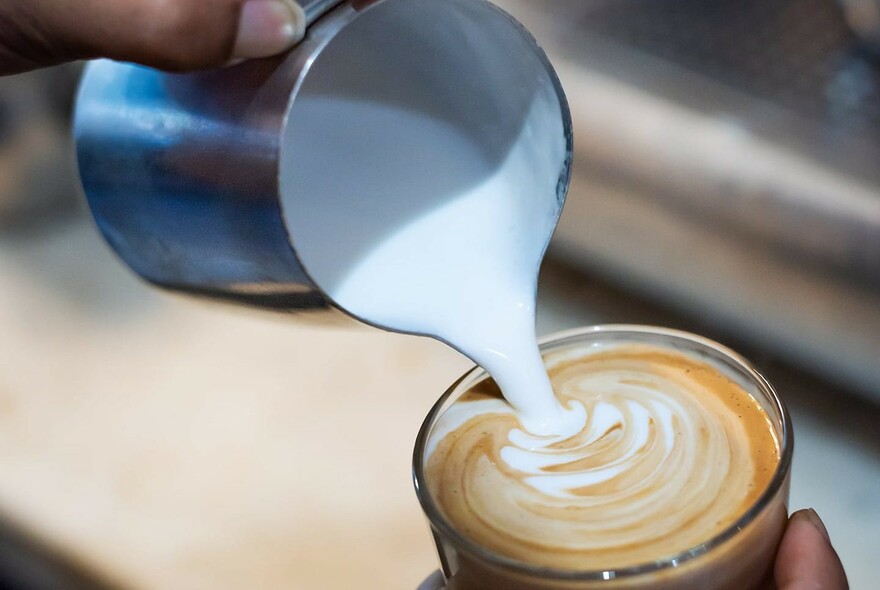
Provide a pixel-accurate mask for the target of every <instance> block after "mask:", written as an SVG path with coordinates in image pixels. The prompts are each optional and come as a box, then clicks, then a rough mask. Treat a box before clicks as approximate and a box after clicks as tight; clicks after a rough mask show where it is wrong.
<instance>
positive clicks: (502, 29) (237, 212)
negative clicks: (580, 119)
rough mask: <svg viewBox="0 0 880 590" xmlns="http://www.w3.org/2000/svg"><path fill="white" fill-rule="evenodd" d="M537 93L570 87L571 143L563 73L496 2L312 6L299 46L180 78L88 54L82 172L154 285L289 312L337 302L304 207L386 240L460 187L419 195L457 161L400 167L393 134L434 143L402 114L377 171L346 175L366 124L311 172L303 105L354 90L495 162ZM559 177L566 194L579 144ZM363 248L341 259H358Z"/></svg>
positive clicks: (90, 193)
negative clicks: (433, 124) (453, 132)
mask: <svg viewBox="0 0 880 590" xmlns="http://www.w3.org/2000/svg"><path fill="white" fill-rule="evenodd" d="M334 4H335V3H334V2H330V1H326V0H324V1H321V0H317V1H314V2H306V3H304V4H303V8H304V10H305V13H306V15H307V17H308V19H309V20H314V19H316V18H317V17H318V16H319V15H320V14H321V13H322V12H323V11H325V10H328V9H330V8H331V7H332V5H334ZM426 23H429V24H430V26H426ZM539 95H540V96H546V95H549V96H552V97H554V98H555V99H557V100H558V104H559V109H558V111H556V112H555V113H552V114H551V115H549V116H553V117H555V121H556V122H558V121H559V119H560V118H561V119H562V123H563V124H562V129H563V133H564V134H565V138H564V139H565V141H566V142H567V146H568V148H569V154H570V149H571V132H570V129H571V126H570V118H569V112H568V106H567V104H566V101H565V96H564V94H563V92H562V89H561V86H560V84H559V81H558V79H557V77H556V74H555V72H554V71H553V69H552V67H551V66H550V63H549V61H548V60H547V58H546V56H545V55H544V53H543V52H542V51H541V49H540V48H539V47H538V46H537V45H536V44H535V41H534V38H533V37H532V36H531V35H530V34H529V33H528V32H527V31H526V30H525V29H524V28H523V27H522V26H521V25H520V24H519V23H517V22H516V21H515V20H514V19H513V18H511V17H510V16H509V15H508V14H506V13H504V12H503V11H501V10H499V9H498V8H497V7H496V6H494V5H492V4H491V3H489V2H486V1H485V0H444V2H442V3H438V2H435V1H433V0H379V1H376V0H374V1H371V2H364V1H350V2H345V3H342V4H340V5H339V6H336V7H335V8H334V9H333V10H331V11H330V12H327V13H326V14H324V16H322V17H321V18H318V19H317V20H315V22H314V24H312V26H311V27H309V29H308V31H307V34H306V37H305V39H304V40H303V41H302V42H301V43H300V44H299V46H298V47H296V48H295V49H294V50H293V51H292V52H291V53H289V54H288V55H285V56H281V57H278V58H274V59H268V60H256V61H251V62H246V63H243V64H240V65H237V66H234V67H230V68H226V69H221V70H215V71H209V72H204V73H197V74H185V75H179V74H166V73H161V72H158V71H155V70H151V69H146V68H142V67H138V66H133V65H130V64H120V63H114V62H109V61H100V62H96V63H94V64H92V65H90V66H89V68H88V70H87V72H86V74H85V77H84V80H83V83H82V87H81V90H80V94H79V99H78V106H77V109H76V121H75V138H76V143H77V154H78V162H79V170H80V175H81V179H82V183H83V186H84V188H85V192H86V195H87V198H88V201H89V205H90V207H91V210H92V213H93V214H94V216H95V219H96V221H97V223H98V227H99V228H100V230H101V232H102V233H103V234H104V236H105V237H106V238H107V241H108V242H109V243H110V245H111V246H112V247H113V248H114V249H115V250H116V252H117V253H118V254H119V255H120V256H121V258H122V259H123V260H124V261H125V262H126V263H127V264H128V265H129V266H131V267H132V268H133V269H134V270H135V271H136V272H137V273H138V274H139V275H140V276H142V277H144V278H145V279H147V280H148V281H150V282H151V283H154V284H156V285H158V286H161V287H165V288H168V289H172V290H175V291H180V292H185V293H190V294H195V295H203V296H207V297H211V298H214V299H220V300H226V301H232V302H236V303H242V304H246V305H251V306H257V307H263V308H268V309H274V310H280V311H309V310H328V309H332V301H331V300H330V297H329V296H328V295H327V293H326V289H324V288H322V284H321V278H320V277H316V275H315V274H314V272H310V268H311V270H312V271H313V270H314V268H315V266H312V261H310V259H309V255H308V254H305V255H304V250H309V251H314V250H315V248H314V246H315V243H312V242H310V243H309V246H311V249H309V248H304V247H303V245H304V243H303V242H302V241H301V240H304V239H310V238H308V237H306V238H304V235H305V234H306V232H303V231H297V228H299V229H300V230H301V229H302V226H300V225H299V224H310V223H311V218H310V219H304V220H303V219H300V218H299V216H302V215H305V213H304V211H309V212H315V211H318V212H320V213H321V215H316V216H315V217H316V218H319V219H315V223H318V222H322V223H323V224H324V225H322V227H320V228H318V229H319V230H320V231H319V232H318V234H319V239H320V240H323V241H321V244H322V245H323V244H324V241H329V242H331V244H330V245H332V247H333V248H336V249H337V250H341V249H344V248H350V249H354V248H358V247H359V246H358V244H359V241H358V240H357V239H354V238H355V237H356V236H353V235H352V234H351V232H353V231H358V232H362V233H364V234H365V235H366V234H369V236H371V238H370V239H373V240H375V239H379V238H381V237H382V236H383V235H388V233H389V232H392V231H394V230H396V229H399V228H400V227H402V226H403V225H404V224H405V223H406V222H407V221H408V220H409V218H410V217H412V216H415V215H417V214H420V212H423V211H426V210H429V209H430V208H432V207H436V206H437V205H439V204H440V203H443V202H446V200H449V199H454V198H456V197H457V196H458V194H459V193H458V192H456V191H455V190H453V189H454V187H452V188H449V189H446V190H444V191H439V190H438V191H434V192H432V193H431V194H421V193H422V192H425V191H421V192H420V191H419V186H425V185H426V184H430V182H431V180H432V179H433V178H440V177H442V178H444V179H455V178H457V174H456V170H450V169H440V168H442V167H438V166H436V164H435V163H434V162H432V161H419V162H416V164H415V165H413V164H412V162H411V160H412V158H406V161H409V162H410V168H409V169H407V170H401V169H400V167H401V166H402V164H401V162H402V161H403V160H402V156H404V155H406V154H403V155H401V154H397V155H395V154H394V153H393V152H394V150H395V149H397V151H400V150H401V149H404V148H403V147H400V146H405V145H409V146H410V148H408V149H409V150H410V152H412V153H415V154H417V153H420V151H427V150H419V149H418V147H417V146H416V147H415V148H413V147H412V144H413V142H412V141H409V142H408V143H407V142H405V141H403V140H404V138H406V139H408V140H411V139H412V138H411V137H410V135H411V134H410V133H408V131H409V130H408V129H407V128H406V126H405V125H402V124H401V125H388V126H387V127H385V128H383V130H382V131H381V132H380V133H381V134H382V135H383V137H377V138H375V140H376V141H375V142H373V143H375V144H376V145H382V146H386V147H387V148H388V150H389V153H388V154H387V157H384V158H377V159H376V166H377V167H378V170H375V169H374V170H371V171H370V175H369V179H368V180H366V181H365V180H364V179H362V178H358V177H355V176H354V175H347V174H346V161H347V160H350V159H351V158H363V154H361V155H359V154H356V153H347V151H346V149H345V148H346V147H350V146H351V145H355V144H357V142H353V141H348V139H351V138H352V137H354V136H356V134H358V133H360V132H361V131H360V130H359V129H358V127H357V126H352V127H351V128H350V129H346V130H344V131H341V132H340V133H339V134H340V135H341V136H343V137H337V138H335V139H333V141H336V142H337V143H338V145H339V146H340V149H339V150H338V152H334V153H338V160H334V161H329V162H328V161H325V160H322V161H321V162H319V163H318V165H316V166H310V167H308V169H307V170H305V171H302V170H300V169H299V168H296V167H295V166H294V164H295V162H293V161H291V160H290V158H289V157H287V155H288V154H302V153H306V154H308V153H310V152H309V146H310V145H314V143H315V142H316V141H317V140H318V139H319V136H320V134H321V132H322V130H321V129H315V130H313V132H312V133H311V134H310V133H299V132H298V131H299V128H297V132H293V123H294V122H295V120H296V119H297V117H298V113H299V112H300V111H299V110H298V109H302V108H304V107H302V106H300V105H303V104H306V103H307V102H308V101H309V100H312V101H315V100H320V101H328V100H340V99H341V100H353V101H365V102H370V103H372V104H380V105H385V106H389V107H391V106H393V108H398V109H407V110H408V111H410V112H416V113H422V114H424V115H426V116H429V117H432V118H435V119H437V120H439V121H441V122H443V123H444V124H447V125H449V126H452V127H453V128H455V129H458V130H460V132H461V133H463V134H464V135H466V136H467V137H468V138H469V139H470V140H471V141H472V142H473V144H474V145H475V146H477V147H478V148H479V149H480V152H481V153H485V154H486V155H487V159H488V160H490V161H492V162H498V165H500V163H501V162H503V160H504V155H505V153H507V151H509V150H510V149H511V147H512V146H513V144H514V142H515V140H516V139H517V138H518V137H519V136H520V134H521V132H522V129H523V125H524V123H525V120H526V117H527V115H528V112H529V109H530V107H531V105H532V103H533V101H534V100H536V97H538V96H539ZM312 127H313V128H314V127H316V126H312ZM347 134H350V135H348V137H344V136H346V135H347ZM420 141H423V142H431V141H433V140H432V138H431V137H422V138H421V139H420ZM361 143H362V142H361ZM395 146H398V147H396V148H395ZM383 149H385V148H383ZM348 151H349V152H350V151H351V150H350V149H349V150H348ZM383 153H384V152H383ZM399 156H400V157H399ZM413 166H414V167H413ZM295 168H296V171H295V172H294V169H295ZM487 168H488V167H487ZM492 172H494V171H493V170H488V169H487V170H486V174H491V173H492ZM297 174H299V175H300V176H297ZM303 174H305V175H306V176H308V178H303V176H302V175H303ZM316 175H318V176H316ZM320 175H323V176H320ZM415 178H418V180H417V181H414V179H415ZM487 178H488V177H487ZM560 178H561V179H562V182H561V185H560V189H561V190H560V195H559V196H558V198H559V203H557V205H558V206H559V207H561V205H562V199H564V196H565V192H566V190H567V186H568V180H569V178H570V159H567V161H566V162H565V164H564V169H563V170H561V171H560ZM331 181H332V182H333V188H334V191H335V193H334V195H337V196H338V198H337V196H334V198H333V199H326V200H323V199H320V198H319V197H318V196H316V195H313V194H307V193H309V192H310V191H308V190H307V189H304V188H303V187H308V186H316V185H318V186H321V183H322V182H323V183H324V184H326V183H328V182H331ZM361 182H371V183H374V184H377V183H378V184H377V186H372V185H371V186H366V187H365V186H364V185H363V184H358V183H361ZM439 184H444V183H442V182H441V183H439ZM449 184H450V183H449V182H446V183H445V185H449ZM452 184H454V183H452ZM371 193H372V194H375V195H380V196H379V197H378V201H376V202H372V201H371V202H370V203H369V204H368V205H367V207H368V209H369V211H368V213H371V214H367V215H364V214H360V216H359V217H357V218H352V216H353V215H355V214H356V212H357V211H363V209H364V207H352V206H346V204H348V205H351V204H354V200H356V199H358V197H359V195H362V194H371ZM416 195H418V198H417V199H416V198H414V196H416ZM427 201H430V202H427ZM333 207H335V208H334V209H332V210H328V209H329V208H333ZM408 216H410V217H408ZM343 218H344V219H343ZM343 221H344V223H343ZM310 229H315V228H314V227H311V226H310ZM347 232H348V233H347ZM308 233H309V234H310V235H314V234H315V233H316V232H314V231H310V232H308ZM359 235H360V234H359ZM328 236H329V238H328ZM360 241H361V242H362V241H363V240H360ZM362 255H363V251H360V250H359V251H352V252H348V253H345V254H344V255H343V256H342V258H346V260H347V261H348V262H349V263H353V261H354V260H356V259H358V258H359V257H361V256H362ZM342 270H345V269H344V268H342V269H340V271H342ZM389 288H391V287H389Z"/></svg>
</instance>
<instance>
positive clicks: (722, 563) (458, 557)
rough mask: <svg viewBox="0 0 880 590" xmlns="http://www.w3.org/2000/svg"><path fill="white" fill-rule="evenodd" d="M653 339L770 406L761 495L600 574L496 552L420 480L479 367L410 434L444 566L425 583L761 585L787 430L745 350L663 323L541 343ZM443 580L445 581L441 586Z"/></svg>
mask: <svg viewBox="0 0 880 590" xmlns="http://www.w3.org/2000/svg"><path fill="white" fill-rule="evenodd" d="M617 343H619V344H625V343H635V344H651V345H655V346H661V347H666V348H670V349H672V350H675V351H679V352H683V353H685V354H688V355H690V356H692V357H697V358H699V359H700V360H702V361H703V362H705V363H708V364H709V365H711V366H713V367H715V368H716V369H718V370H719V371H721V372H722V373H723V374H725V375H726V376H728V377H729V378H731V379H733V380H734V381H735V382H736V383H738V384H739V385H740V386H741V387H742V388H743V389H745V391H747V392H748V393H749V394H750V395H751V396H752V397H754V398H755V400H757V401H758V402H759V403H760V404H761V405H762V406H763V408H764V410H765V411H766V412H767V415H768V416H769V418H770V422H771V423H772V426H773V428H774V429H775V431H776V437H777V440H778V441H779V445H780V455H779V457H780V460H779V464H778V466H777V468H776V473H775V474H774V475H773V478H772V479H771V481H770V484H769V486H768V487H767V489H766V490H765V491H764V493H763V494H762V495H761V496H759V498H758V499H757V501H756V502H755V503H754V504H753V505H752V506H751V507H750V508H749V510H748V511H747V512H746V513H745V514H743V515H742V517H741V518H739V520H737V521H736V522H734V523H733V524H732V525H731V526H730V527H728V528H727V529H726V530H724V531H722V532H721V533H719V534H718V535H716V536H715V537H713V538H711V539H706V540H705V541H704V542H703V543H701V544H700V545H697V546H696V547H692V548H690V549H688V550H686V551H683V552H681V553H679V554H677V555H673V556H668V557H662V558H659V559H657V560H656V561H652V562H649V563H644V564H640V565H636V566H632V567H626V568H623V569H617V570H606V571H596V570H593V571H567V570H557V569H552V568H542V567H535V566H532V565H529V564H527V563H522V562H519V561H516V560H512V559H509V558H507V557H504V556H501V555H498V554H495V553H493V552H492V551H489V550H488V549H486V548H484V547H481V546H479V545H477V544H476V543H474V542H473V541H471V540H470V539H468V538H466V537H465V536H463V535H461V534H460V533H459V532H458V531H456V530H455V528H454V527H453V526H452V525H451V524H450V523H449V522H448V521H447V520H446V519H445V518H444V516H443V515H442V514H441V512H440V510H439V509H438V508H437V506H436V505H435V503H434V501H433V500H432V498H431V497H430V494H429V493H428V487H427V485H426V482H425V472H424V467H425V456H424V453H425V448H426V444H427V442H428V439H429V437H430V434H431V430H432V428H433V427H434V425H435V423H436V421H437V419H438V417H439V416H441V415H442V414H443V413H444V412H445V411H446V409H447V408H448V407H449V406H450V405H451V404H452V403H453V402H454V401H455V400H456V399H458V398H459V396H461V395H462V394H464V393H465V392H467V391H468V390H469V389H470V388H471V387H473V386H474V385H475V384H477V383H478V382H480V381H482V380H484V379H487V378H488V375H487V374H486V372H485V371H484V370H482V369H481V368H479V367H477V368H475V369H473V370H471V371H470V372H468V373H467V374H466V375H464V376H463V377H462V378H461V379H459V380H458V381H457V382H455V383H454V384H453V385H452V387H450V388H449V389H448V390H447V391H446V393H444V394H443V396H442V397H441V398H440V400H439V401H438V402H437V404H436V405H435V406H434V408H433V409H432V410H431V412H430V413H429V414H428V417H427V418H426V419H425V422H424V424H423V425H422V428H421V431H420V432H419V435H418V438H417V440H416V446H415V452H414V456H413V475H414V479H415V486H416V494H417V496H418V498H419V501H420V502H421V505H422V509H423V511H424V513H425V515H426V517H427V519H428V523H429V525H430V528H431V532H432V534H433V536H434V541H435V543H436V546H437V551H438V554H439V556H440V564H441V570H442V578H443V581H442V582H441V581H440V580H439V578H438V579H437V580H436V581H435V582H431V583H430V584H431V585H432V587H436V585H438V584H439V587H440V588H446V590H490V589H496V588H497V589H499V590H500V589H503V590H562V589H564V590H594V589H596V590H612V589H613V590H629V589H648V588H650V589H652V590H655V589H660V590H673V589H674V590H757V589H760V588H764V587H765V584H767V581H768V580H769V579H770V574H771V573H772V568H773V559H774V557H775V554H776V549H777V547H778V546H779V542H780V539H781V538H782V533H783V531H784V529H785V524H786V520H787V516H788V491H789V482H790V471H791V460H792V451H793V444H794V439H793V434H792V425H791V419H790V417H789V414H788V411H787V410H786V408H785V405H784V404H783V403H782V400H780V399H779V397H778V396H777V394H776V392H775V391H774V389H773V387H772V386H771V385H770V383H768V382H767V380H766V379H765V378H764V377H763V376H762V375H761V374H760V373H759V372H758V371H757V370H756V369H755V368H754V367H753V366H752V365H751V364H750V363H749V362H748V361H747V360H746V359H744V358H743V357H741V356H740V355H738V354H737V353H735V352H733V351H732V350H730V349H729V348H726V347H724V346H722V345H720V344H718V343H716V342H713V341H711V340H708V339H706V338H702V337H700V336H696V335H693V334H688V333H686V332H680V331H676V330H667V329H663V328H654V327H647V326H625V325H620V326H598V327H592V328H586V329H581V330H574V331H569V332H563V333H560V334H556V335H554V336H551V337H549V338H547V339H545V340H543V341H542V344H541V350H542V352H543V353H544V355H545V358H548V355H552V354H553V353H558V352H564V351H565V350H566V349H570V348H582V347H584V346H585V345H586V346H589V345H590V344H597V345H600V344H601V345H607V344H617ZM444 583H445V586H444V585H442V584H444Z"/></svg>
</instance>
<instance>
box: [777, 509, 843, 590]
mask: <svg viewBox="0 0 880 590" xmlns="http://www.w3.org/2000/svg"><path fill="white" fill-rule="evenodd" d="M775 577H776V586H777V588H778V590H847V589H848V588H849V585H848V584H847V581H846V574H845V572H844V570H843V566H842V565H841V563H840V559H839V558H838V557H837V553H836V552H835V551H834V548H833V547H832V546H831V541H830V539H829V537H828V531H827V530H826V529H825V525H824V524H823V523H822V521H821V520H820V519H819V516H818V515H817V514H816V512H815V511H813V510H801V511H799V512H796V513H795V514H793V515H792V517H791V519H790V520H789V523H788V528H787V529H786V531H785V536H784V537H783V538H782V544H781V545H780V547H779V554H778V556H777V558H776V569H775Z"/></svg>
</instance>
